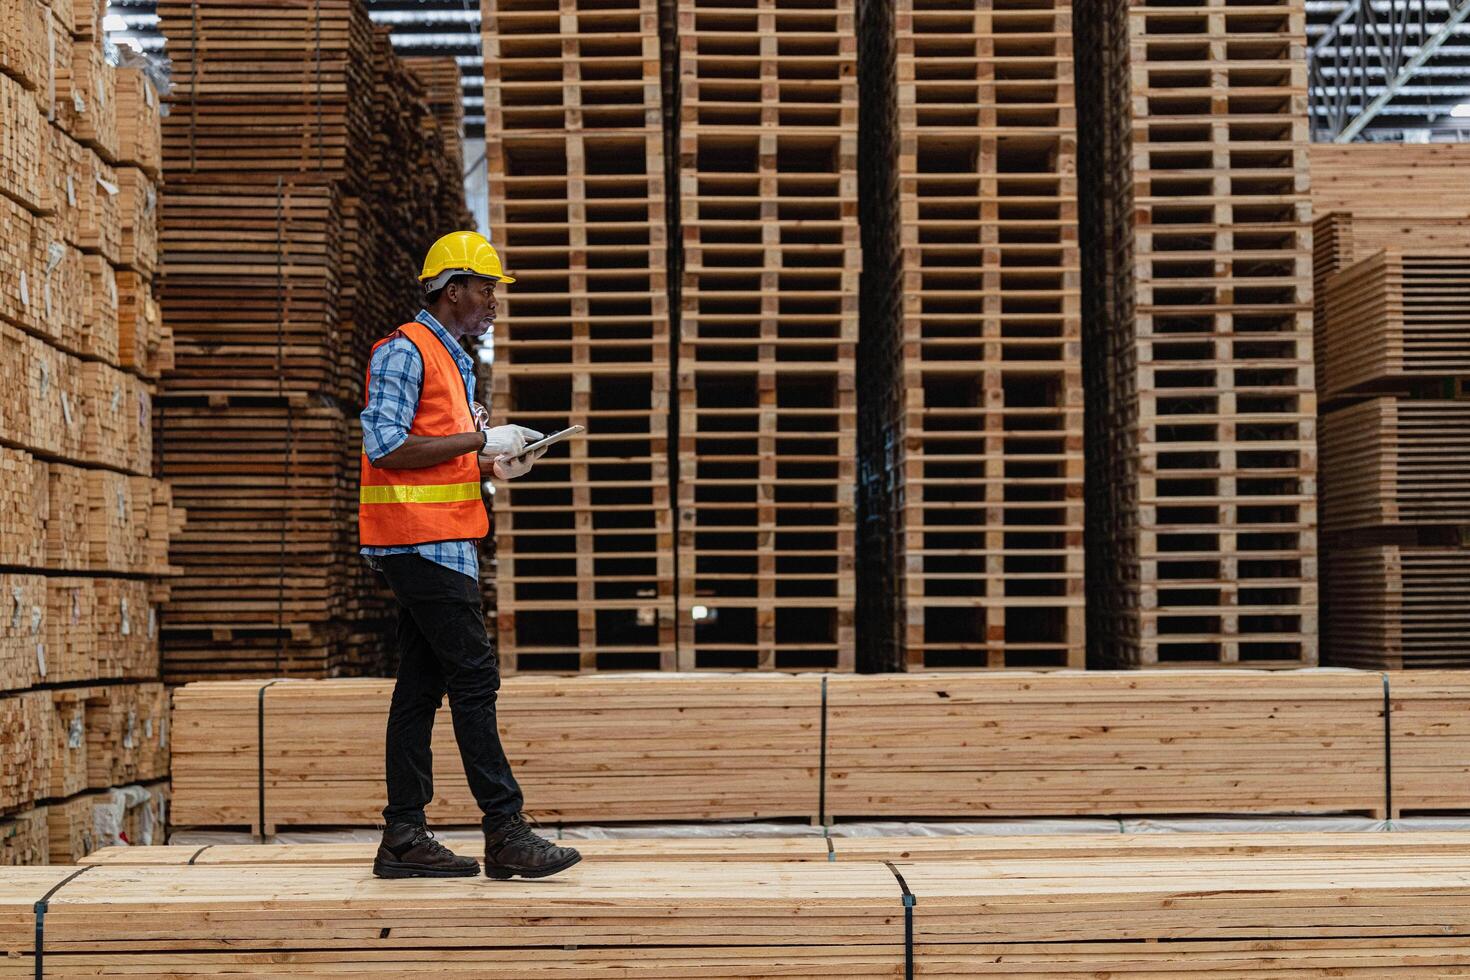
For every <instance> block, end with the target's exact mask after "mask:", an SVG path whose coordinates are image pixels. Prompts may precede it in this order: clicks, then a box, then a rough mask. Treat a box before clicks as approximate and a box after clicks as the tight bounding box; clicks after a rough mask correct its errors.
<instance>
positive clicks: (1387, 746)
mask: <svg viewBox="0 0 1470 980" xmlns="http://www.w3.org/2000/svg"><path fill="white" fill-rule="evenodd" d="M1383 818H1384V819H1385V820H1387V821H1388V822H1389V824H1390V825H1392V824H1393V700H1392V698H1390V697H1389V691H1388V674H1386V673H1385V674H1384V675H1383Z"/></svg>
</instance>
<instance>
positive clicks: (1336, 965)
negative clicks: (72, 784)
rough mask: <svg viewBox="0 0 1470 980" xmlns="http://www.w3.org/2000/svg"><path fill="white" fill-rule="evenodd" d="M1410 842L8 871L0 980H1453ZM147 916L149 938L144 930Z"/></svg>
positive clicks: (1461, 868)
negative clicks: (129, 978)
mask: <svg viewBox="0 0 1470 980" xmlns="http://www.w3.org/2000/svg"><path fill="white" fill-rule="evenodd" d="M1404 836H1406V837H1411V838H1412V836H1413V835H1404ZM1407 843H1408V846H1406V847H1405V848H1404V849H1403V850H1402V851H1400V850H1399V849H1397V848H1380V847H1373V846H1364V847H1362V848H1359V847H1357V846H1355V843H1348V842H1344V843H1342V844H1339V845H1338V846H1336V847H1334V848H1333V849H1332V850H1331V851H1329V852H1327V853H1318V854H1302V853H1296V852H1294V851H1292V850H1291V849H1290V848H1289V847H1288V848H1284V849H1282V850H1279V851H1278V850H1274V849H1271V848H1269V847H1268V848H1266V849H1264V850H1263V851H1261V852H1260V853H1254V854H1211V853H1209V852H1204V853H1197V854H1192V855H1190V856H1189V858H1188V859H1187V860H1180V859H1179V858H1180V856H1181V855H1179V854H1175V855H1170V856H1168V857H1162V858H1161V857H1159V856H1155V855H1150V854H1148V853H1141V854H1137V855H1135V854H1133V853H1131V852H1130V850H1129V848H1127V847H1122V848H1119V849H1118V850H1117V851H1116V852H1115V853H1113V854H1109V855H1106V856H1098V857H1072V856H1066V855H1063V854H1057V853H1053V854H1051V855H1049V856H1047V857H1045V858H1042V859H1037V858H1033V857H1030V856H1026V855H1018V856H1015V857H1011V858H1005V857H996V858H993V859H990V860H976V861H958V862H956V861H934V860H923V859H916V860H903V861H891V862H887V863H885V862H882V861H880V860H872V859H870V860H854V861H835V862H821V861H817V862H810V861H797V862H780V861H750V862H728V861H695V860H686V861H658V860H647V861H644V862H632V863H630V862H622V861H598V860H596V859H595V858H589V859H588V860H586V861H584V862H583V863H582V864H581V865H580V866H578V867H577V868H575V869H573V870H571V871H569V872H567V873H566V874H564V875H560V876H558V877H556V878H554V879H552V880H550V881H546V882H487V881H485V880H484V879H462V880H456V881H438V882H432V881H409V882H384V881H378V880H375V879H373V878H372V877H371V876H370V874H369V872H368V870H367V869H366V868H365V867H361V866H357V867H351V866H340V865H330V864H327V865H322V864H289V863H288V864H274V865H272V864H264V865H218V864H216V865H211V864H196V865H185V866H173V865H161V866H160V865H154V866H147V865H139V866H116V865H107V864H103V865H84V866H82V867H81V868H73V867H66V868H49V869H41V868H34V869H29V868H28V869H19V870H17V871H16V872H15V873H13V874H11V875H9V876H7V878H6V880H5V882H4V883H3V884H0V948H3V949H4V950H5V951H6V952H7V953H8V954H9V955H7V956H6V957H4V958H3V959H0V976H14V977H29V976H34V975H35V974H37V973H42V972H44V974H45V975H47V976H56V977H71V976H99V975H102V976H106V975H125V974H126V975H138V974H164V973H167V974H168V975H171V976H180V977H204V976H216V975H222V974H226V973H230V974H237V973H240V972H248V973H251V974H252V975H255V974H262V975H285V974H286V973H292V974H298V973H303V972H310V973H317V972H322V973H328V972H329V973H331V974H332V975H334V976H348V977H367V976H383V975H395V974H402V973H407V972H415V971H422V970H423V969H425V968H426V967H428V968H431V969H432V970H433V971H434V972H436V973H439V974H442V975H445V976H466V977H468V976H477V977H506V978H509V977H519V976H525V975H526V969H527V963H529V962H534V963H535V964H536V969H538V970H541V971H544V972H547V973H548V975H555V976H558V977H566V978H569V980H570V978H592V977H598V976H607V975H609V974H627V975H637V976H650V975H657V976H661V977H670V978H693V977H696V976H697V977H702V978H712V977H713V978H725V977H728V978H736V977H740V978H751V977H778V976H856V977H899V976H966V977H975V976H983V977H1008V978H1020V977H1033V976H1046V977H1066V976H1099V975H1105V976H1111V977H1142V976H1147V975H1150V974H1153V973H1159V972H1167V973H1168V974H1169V975H1171V976H1180V977H1199V978H1204V977H1213V976H1253V975H1260V976H1267V975H1269V976H1273V977H1294V976H1302V977H1313V976H1323V975H1333V976H1358V977H1384V976H1401V977H1431V976H1453V975H1456V974H1457V973H1459V972H1461V971H1460V969H1459V968H1460V965H1461V964H1463V962H1464V961H1465V957H1466V956H1467V955H1470V889H1467V886H1466V884H1465V878H1466V874H1467V870H1470V868H1467V864H1466V861H1465V858H1464V856H1463V854H1462V853H1456V852H1440V851H1436V850H1434V849H1432V848H1431V849H1428V850H1420V849H1417V848H1415V847H1414V842H1413V841H1412V840H1411V841H1409V842H1407ZM793 910H796V912H797V914H796V915H793V914H792V912H793ZM369 913H370V914H371V918H372V922H371V926H372V928H371V929H366V930H365V929H364V928H363V916H364V915H365V914H369ZM165 914H166V915H167V917H168V935H167V936H166V937H164V936H161V935H159V934H158V933H157V930H156V929H154V928H151V927H150V923H152V922H154V921H156V920H157V919H158V917H159V916H161V915H165ZM39 950H44V962H41V961H40V959H39V957H38V955H37V953H38V951H39Z"/></svg>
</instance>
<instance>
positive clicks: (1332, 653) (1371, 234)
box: [1312, 145, 1470, 667]
mask: <svg viewBox="0 0 1470 980" xmlns="http://www.w3.org/2000/svg"><path fill="white" fill-rule="evenodd" d="M1393 149H1394V151H1395V152H1394V153H1392V154H1389V153H1386V152H1385V149H1384V148H1381V147H1374V146H1367V145H1364V146H1344V147H1331V148H1325V147H1324V148H1314V149H1313V152H1312V166H1313V175H1314V184H1316V185H1317V186H1316V187H1314V190H1313V203H1314V205H1315V206H1316V208H1317V210H1318V211H1319V213H1321V217H1319V218H1318V220H1317V224H1316V230H1317V237H1318V245H1317V248H1316V256H1315V259H1316V268H1315V270H1314V272H1315V276H1316V279H1317V281H1318V283H1319V286H1320V289H1321V295H1320V296H1319V297H1318V304H1317V305H1318V313H1319V315H1318V320H1317V325H1316V343H1317V360H1318V382H1319V388H1320V390H1321V393H1322V399H1323V407H1324V411H1323V415H1322V419H1321V463H1322V529H1323V535H1324V538H1323V556H1324V560H1323V578H1324V581H1325V582H1328V583H1330V589H1329V590H1328V591H1327V593H1326V595H1327V596H1328V601H1327V602H1324V613H1325V616H1326V622H1325V629H1324V632H1325V636H1326V639H1327V644H1328V645H1327V648H1326V655H1327V656H1328V658H1329V659H1330V660H1331V661H1332V662H1334V663H1340V664H1351V665H1359V666H1382V667H1416V666H1417V667H1449V666H1460V665H1463V664H1465V663H1466V662H1467V656H1470V644H1467V642H1466V639H1465V635H1464V631H1463V627H1464V625H1465V622H1464V620H1465V615H1464V612H1463V610H1464V609H1465V599H1466V590H1465V587H1464V585H1463V583H1464V582H1465V581H1466V580H1467V578H1470V550H1466V548H1465V545H1466V540H1467V539H1466V535H1465V529H1466V528H1470V500H1467V498H1466V497H1465V494H1464V491H1463V489H1462V484H1463V483H1464V474H1463V473H1462V472H1461V470H1462V469H1463V465H1462V462H1461V461H1462V459H1463V456H1464V451H1465V448H1466V446H1467V444H1470V411H1467V408H1466V404H1465V403H1464V402H1463V401H1460V400H1458V399H1459V397H1460V395H1461V394H1463V391H1464V390H1465V386H1466V383H1467V382H1470V342H1467V341H1466V339H1465V331H1464V328H1463V321H1464V319H1465V317H1466V315H1467V311H1470V205H1467V204H1464V203H1461V202H1459V201H1458V200H1457V198H1456V197H1455V195H1453V194H1446V195H1443V196H1441V197H1439V198H1436V199H1427V198H1425V197H1424V196H1423V195H1425V194H1427V193H1433V192H1435V191H1436V190H1437V189H1440V188H1444V187H1447V186H1448V185H1449V184H1450V182H1451V181H1452V179H1453V174H1454V173H1455V172H1457V171H1456V164H1458V165H1459V166H1460V167H1463V166H1464V165H1466V164H1467V163H1470V155H1467V154H1466V153H1465V152H1464V150H1465V148H1463V147H1434V146H1424V147H1417V146H1415V147H1407V146H1406V147H1395V148H1393Z"/></svg>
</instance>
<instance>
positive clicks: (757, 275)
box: [675, 0, 862, 670]
mask: <svg viewBox="0 0 1470 980" xmlns="http://www.w3.org/2000/svg"><path fill="white" fill-rule="evenodd" d="M854 6H855V5H854V4H853V3H852V2H850V0H833V2H830V3H822V4H820V5H816V6H813V5H811V4H808V3H802V2H791V0H776V2H772V3H769V4H763V5H761V6H760V7H759V8H757V7H756V6H750V7H734V6H731V5H729V4H726V3H724V2H723V0H679V2H678V3H677V5H676V9H677V15H678V26H677V42H678V57H679V86H678V92H679V106H678V110H679V111H678V117H677V133H676V137H675V138H676V141H677V145H678V167H677V172H678V180H679V228H680V246H681V252H680V255H679V259H678V263H677V264H678V267H679V268H680V269H681V276H680V281H679V284H678V286H679V297H680V299H679V306H680V309H679V348H678V374H677V397H678V403H679V427H678V439H679V442H678V453H679V460H678V463H679V466H678V480H677V488H676V490H677V494H678V501H677V508H678V531H679V549H678V560H679V575H678V582H679V625H678V639H679V657H680V667H681V668H682V669H686V670H693V669H717V670H718V669H726V670H727V669H731V668H743V669H760V670H771V669H777V670H810V669H831V670H842V669H851V668H852V667H853V666H854V659H855V650H854V642H855V641H854V625H853V618H854V605H855V602H856V587H855V584H854V579H853V572H854V550H855V547H854V546H855V537H856V530H855V529H856V484H857V471H856V460H855V457H856V450H857V377H856V347H857V339H858V336H857V332H858V279H859V274H860V272H861V269H862V255H861V251H862V250H861V247H860V244H859V240H858V187H857V155H858V104H857V103H858V91H857V90H858V86H857V77H856V76H857V32H856V23H855V14H854Z"/></svg>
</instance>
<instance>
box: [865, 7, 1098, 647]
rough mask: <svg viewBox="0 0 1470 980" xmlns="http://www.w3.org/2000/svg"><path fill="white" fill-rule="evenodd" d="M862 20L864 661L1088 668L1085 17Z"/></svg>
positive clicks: (871, 14) (881, 11) (897, 10)
mask: <svg viewBox="0 0 1470 980" xmlns="http://www.w3.org/2000/svg"><path fill="white" fill-rule="evenodd" d="M866 7H867V9H866V10H865V12H864V15H865V18H866V19H865V22H864V25H863V43H864V59H865V60H864V74H865V76H869V75H871V76H873V77H877V78H879V79H881V81H880V82H879V83H878V84H876V85H873V86H866V87H865V89H864V92H865V98H866V99H867V100H868V101H867V102H866V103H865V107H864V108H865V112H864V115H863V118H864V127H865V138H864V139H865V146H871V147H872V153H871V155H870V156H869V157H865V158H864V169H865V170H871V172H868V173H865V174H864V179H865V181H866V187H867V190H866V191H865V193H864V195H863V199H862V203H863V206H864V209H865V217H864V231H865V235H866V237H865V240H864V250H865V256H866V259H867V263H866V269H867V272H866V275H865V277H864V284H863V288H864V291H865V293H864V298H863V302H864V307H865V311H866V315H865V318H864V329H865V330H866V331H867V334H866V335H865V336H864V338H863V345H864V347H868V348H871V351H872V352H871V353H868V354H867V355H866V359H865V361H864V376H865V377H870V378H875V379H877V381H876V382H875V384H874V385H872V386H871V387H868V388H865V390H864V392H863V395H864V397H863V399H862V400H861V402H860V405H859V411H860V413H861V415H862V427H863V440H862V441H863V448H862V453H863V476H862V482H863V487H862V493H863V497H864V510H865V512H866V514H867V518H866V520H867V522H868V523H870V524H871V525H872V527H873V528H874V529H875V530H876V532H877V534H876V536H875V538H874V540H873V542H872V546H871V547H870V549H869V551H868V556H869V557H868V558H867V559H865V560H866V561H867V563H868V564H869V565H870V566H885V567H869V568H865V569H864V570H863V580H864V581H867V582H872V583H881V584H876V586H875V588H874V589H873V590H871V591H870V593H869V594H872V595H876V596H883V597H884V598H882V599H878V600H876V601H874V602H873V603H872V605H873V607H874V608H873V609H872V610H870V611H869V612H870V615H871V618H870V620H869V622H868V623H867V624H866V626H865V630H864V635H865V636H866V637H868V639H867V640H865V650H864V651H863V652H864V656H863V660H864V661H865V663H871V664H872V665H874V666H885V667H890V668H894V667H901V666H907V667H909V668H911V669H915V670H921V669H933V668H945V667H958V668H969V669H974V668H977V667H981V668H983V667H992V668H1004V667H1013V668H1014V667H1019V668H1030V669H1034V668H1038V667H1081V666H1083V663H1084V659H1085V653H1086V650H1085V639H1084V617H1083V561H1082V530H1083V518H1082V363H1081V347H1080V338H1081V331H1082V308H1081V303H1082V299H1081V289H1080V276H1081V256H1080V252H1079V247H1078V227H1077V119H1076V111H1075V108H1074V99H1075V93H1074V84H1073V64H1072V48H1073V40H1072V34H1071V26H1072V11H1071V8H1072V4H1071V2H1069V0H1045V2H1041V3H1028V4H1015V5H994V6H993V5H990V4H984V5H978V6H976V7H974V8H970V7H964V6H961V5H954V4H950V3H946V2H942V0H885V2H883V3H872V4H868V5H866ZM1079 43H1080V42H1079ZM889 72H896V78H897V80H898V81H897V85H896V86H893V85H892V84H891V82H890V81H889V78H888V73H889ZM865 591H867V590H865ZM889 596H891V597H892V598H891V601H890V600H889V599H888V598H887V597H889Z"/></svg>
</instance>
